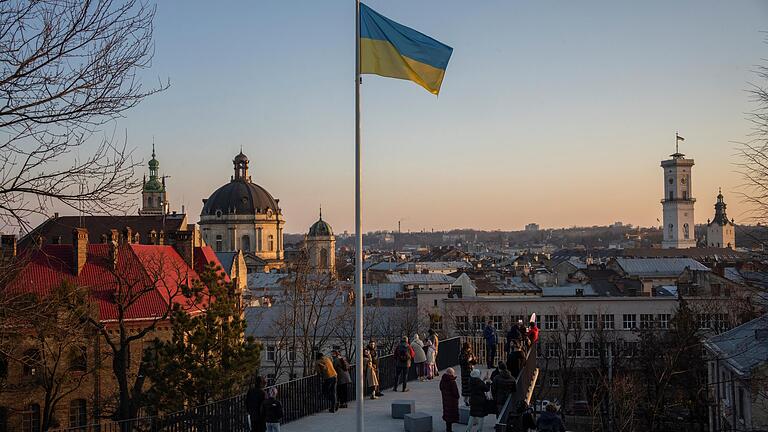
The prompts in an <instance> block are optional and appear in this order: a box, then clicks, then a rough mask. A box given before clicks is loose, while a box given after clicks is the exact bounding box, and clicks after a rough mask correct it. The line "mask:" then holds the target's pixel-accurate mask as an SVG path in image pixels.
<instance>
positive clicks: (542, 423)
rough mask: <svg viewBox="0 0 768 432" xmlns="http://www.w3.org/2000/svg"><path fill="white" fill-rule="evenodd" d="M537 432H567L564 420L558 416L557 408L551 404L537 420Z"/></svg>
mask: <svg viewBox="0 0 768 432" xmlns="http://www.w3.org/2000/svg"><path fill="white" fill-rule="evenodd" d="M536 430H537V431H539V432H565V424H563V419H562V418H560V416H559V415H557V407H556V406H555V405H554V404H549V405H547V407H546V408H545V411H544V412H543V413H541V415H540V416H539V419H538V420H536Z"/></svg>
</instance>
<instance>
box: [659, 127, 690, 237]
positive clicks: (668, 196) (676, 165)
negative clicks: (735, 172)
mask: <svg viewBox="0 0 768 432" xmlns="http://www.w3.org/2000/svg"><path fill="white" fill-rule="evenodd" d="M683 140H684V139H683V137H681V136H680V135H677V134H675V153H673V154H671V155H670V156H669V157H670V159H667V160H664V161H661V168H662V170H663V174H664V177H663V178H664V198H663V199H662V200H661V205H662V208H663V211H664V227H663V229H664V237H663V240H662V243H661V246H662V247H663V248H665V249H685V248H692V247H696V236H695V234H694V222H693V205H694V203H696V200H695V199H694V198H693V188H692V182H691V174H692V173H691V171H692V169H693V159H686V158H685V155H684V154H682V153H680V151H679V150H678V144H679V142H680V141H683Z"/></svg>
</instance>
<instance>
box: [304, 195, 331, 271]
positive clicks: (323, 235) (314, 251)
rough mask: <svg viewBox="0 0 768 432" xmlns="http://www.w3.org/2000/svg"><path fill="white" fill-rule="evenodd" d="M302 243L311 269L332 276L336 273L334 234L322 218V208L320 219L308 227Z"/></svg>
mask: <svg viewBox="0 0 768 432" xmlns="http://www.w3.org/2000/svg"><path fill="white" fill-rule="evenodd" d="M304 245H305V247H306V249H307V258H308V260H309V266H310V269H311V270H312V271H314V272H316V273H321V274H328V275H332V276H333V275H335V274H336V236H334V235H333V229H332V228H331V226H330V225H329V224H328V222H326V221H324V220H323V211H322V209H321V210H320V219H318V221H317V222H315V223H314V224H312V226H311V227H310V228H309V232H308V233H307V235H306V237H305V238H304Z"/></svg>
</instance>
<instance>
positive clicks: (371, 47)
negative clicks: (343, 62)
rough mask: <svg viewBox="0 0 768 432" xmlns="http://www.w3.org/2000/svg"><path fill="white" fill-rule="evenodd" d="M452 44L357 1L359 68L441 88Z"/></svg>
mask: <svg viewBox="0 0 768 432" xmlns="http://www.w3.org/2000/svg"><path fill="white" fill-rule="evenodd" d="M452 52H453V48H451V47H449V46H448V45H445V44H442V43H440V42H438V41H436V40H434V39H432V38H431V37H429V36H427V35H425V34H422V33H419V32H417V31H416V30H414V29H412V28H408V27H406V26H404V25H402V24H398V23H396V22H394V21H392V20H390V19H389V18H386V17H384V16H382V15H380V14H378V13H377V12H376V11H374V10H373V9H371V8H369V7H368V6H366V5H364V4H362V3H360V72H361V73H364V74H375V75H381V76H385V77H390V78H399V79H405V80H411V81H413V82H415V83H416V84H418V85H420V86H422V87H424V88H425V89H427V90H429V92H430V93H432V94H438V93H439V92H440V85H441V84H442V83H443V77H444V76H445V68H446V67H448V60H449V59H450V58H451V53H452Z"/></svg>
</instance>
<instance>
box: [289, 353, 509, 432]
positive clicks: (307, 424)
mask: <svg viewBox="0 0 768 432" xmlns="http://www.w3.org/2000/svg"><path fill="white" fill-rule="evenodd" d="M455 369H456V373H457V374H459V373H460V368H458V367H457V368H455ZM442 373H443V372H442V371H441V374H442ZM483 376H485V370H483ZM456 383H457V384H458V385H459V391H461V378H458V379H457V381H456ZM408 389H410V391H408V392H406V393H402V392H400V391H398V392H393V391H392V389H391V388H388V389H382V391H383V392H384V396H382V397H381V398H379V399H377V400H370V399H366V400H365V402H364V405H363V406H364V407H365V431H366V432H385V431H402V430H404V429H403V428H404V425H403V420H399V419H393V418H392V417H391V409H390V406H391V402H392V401H393V400H397V399H413V400H415V401H416V411H419V412H426V413H428V414H431V415H432V430H433V431H435V432H443V431H445V422H443V418H442V416H443V402H442V399H441V396H440V377H438V378H435V379H433V380H432V381H425V382H423V383H420V382H418V381H412V382H409V383H408ZM398 390H399V389H398ZM308 397H311V395H308ZM459 403H460V404H461V403H463V402H462V401H461V400H460V401H459ZM356 409H357V408H356V403H350V404H349V408H343V409H340V410H339V411H337V412H336V413H334V414H331V413H329V412H327V411H326V412H323V413H320V414H315V415H313V416H309V417H304V418H301V419H299V420H296V421H294V422H291V423H288V424H285V425H283V426H281V428H280V430H281V431H283V432H305V431H319V432H336V431H352V432H353V431H354V430H355V425H356V423H355V413H356ZM495 423H496V416H493V415H489V416H487V417H486V418H485V424H484V426H483V431H486V432H488V431H493V425H494V424H495ZM465 429H466V425H462V424H454V425H453V430H454V432H464V430H465Z"/></svg>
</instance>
